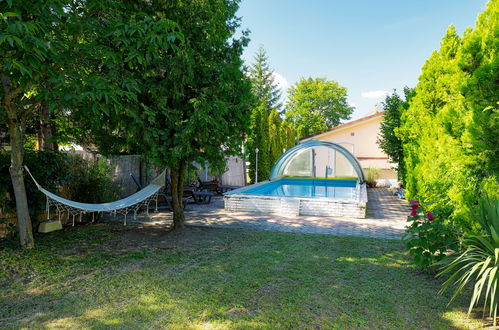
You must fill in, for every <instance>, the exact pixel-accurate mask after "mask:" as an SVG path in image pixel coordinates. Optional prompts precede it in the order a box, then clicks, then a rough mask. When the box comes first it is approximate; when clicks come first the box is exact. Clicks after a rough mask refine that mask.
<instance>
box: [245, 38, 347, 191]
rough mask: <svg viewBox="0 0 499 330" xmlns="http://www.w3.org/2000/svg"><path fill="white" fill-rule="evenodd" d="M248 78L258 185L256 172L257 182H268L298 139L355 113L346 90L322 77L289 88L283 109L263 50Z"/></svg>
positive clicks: (250, 141) (252, 169)
mask: <svg viewBox="0 0 499 330" xmlns="http://www.w3.org/2000/svg"><path fill="white" fill-rule="evenodd" d="M249 76H250V78H251V82H252V90H253V95H254V98H255V100H254V107H253V110H252V114H251V122H250V129H249V133H248V137H247V141H246V142H247V143H246V159H247V160H248V161H249V164H250V165H249V168H248V173H249V177H250V181H251V182H255V181H256V180H255V179H256V172H257V168H258V181H263V180H268V179H269V175H270V172H271V170H272V166H273V165H274V163H275V162H276V161H277V159H279V157H280V156H281V155H282V154H283V152H284V151H285V150H287V149H289V148H291V147H293V146H294V145H295V144H296V141H297V139H299V138H303V137H306V136H309V135H312V134H314V133H318V132H320V131H323V130H326V129H328V128H331V127H334V126H336V125H338V124H339V123H340V121H341V120H342V119H349V118H350V114H351V113H352V112H353V110H354V108H353V107H351V106H350V105H349V104H348V102H347V89H346V88H345V87H342V86H340V85H339V83H338V82H336V81H331V80H328V79H326V78H322V77H317V78H311V77H309V78H301V79H300V80H299V81H297V82H296V84H294V85H293V86H291V87H289V89H288V95H287V100H286V104H285V106H283V105H282V103H281V95H282V93H281V90H280V89H279V86H278V84H277V83H276V82H275V77H274V72H273V71H272V69H271V68H270V66H269V64H268V56H267V55H266V53H265V50H264V49H263V47H260V49H259V50H258V52H257V54H256V56H255V62H254V63H253V64H252V65H251V68H250V70H249ZM256 149H258V166H257V160H256V158H257V155H256Z"/></svg>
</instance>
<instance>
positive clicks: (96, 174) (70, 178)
mask: <svg viewBox="0 0 499 330" xmlns="http://www.w3.org/2000/svg"><path fill="white" fill-rule="evenodd" d="M24 163H25V164H26V165H27V166H28V168H29V170H30V172H31V173H32V174H33V176H34V177H35V179H36V180H37V181H38V183H39V184H40V185H41V186H43V187H44V188H46V189H47V190H49V191H52V192H55V193H58V194H61V191H58V188H60V187H62V195H63V197H65V198H68V199H71V200H76V201H79V202H85V203H103V202H109V201H112V200H115V199H117V198H118V197H119V194H118V192H119V189H117V188H116V187H114V186H113V181H112V177H111V175H110V174H111V171H112V167H111V166H110V165H108V164H107V163H106V162H105V161H104V160H98V161H87V160H84V159H83V158H81V157H80V156H69V155H68V154H66V153H62V152H45V151H36V150H30V149H27V150H25V156H24ZM9 167H10V153H8V152H0V225H7V230H8V231H14V230H15V227H13V226H10V225H9V222H8V220H7V219H5V218H2V214H9V213H12V212H13V211H14V210H15V200H14V191H13V188H12V182H11V179H10V172H9ZM24 183H25V186H26V195H27V198H28V205H29V208H30V213H31V215H32V216H33V215H35V214H36V213H38V212H39V211H44V210H45V207H46V198H45V195H43V194H42V193H41V192H40V191H39V190H38V188H37V187H36V185H35V183H34V182H33V180H32V179H31V178H30V177H29V176H25V178H24ZM32 223H33V227H36V226H37V224H38V222H37V221H36V217H33V218H32Z"/></svg>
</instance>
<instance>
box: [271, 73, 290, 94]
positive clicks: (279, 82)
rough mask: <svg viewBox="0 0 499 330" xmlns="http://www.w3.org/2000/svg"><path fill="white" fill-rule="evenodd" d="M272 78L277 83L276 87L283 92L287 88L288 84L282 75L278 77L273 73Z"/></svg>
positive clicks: (277, 74)
mask: <svg viewBox="0 0 499 330" xmlns="http://www.w3.org/2000/svg"><path fill="white" fill-rule="evenodd" d="M272 75H273V76H274V81H275V82H276V83H277V86H278V87H279V88H281V89H283V90H285V89H286V88H288V86H289V82H288V80H287V79H286V78H284V77H283V76H282V75H280V74H279V73H277V72H274V73H273V74H272Z"/></svg>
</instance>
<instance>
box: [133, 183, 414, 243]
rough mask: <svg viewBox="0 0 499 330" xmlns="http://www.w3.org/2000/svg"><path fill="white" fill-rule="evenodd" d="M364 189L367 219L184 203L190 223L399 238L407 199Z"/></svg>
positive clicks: (217, 202)
mask: <svg viewBox="0 0 499 330" xmlns="http://www.w3.org/2000/svg"><path fill="white" fill-rule="evenodd" d="M367 193H368V200H369V202H368V205H367V218H366V219H354V218H338V217H317V216H297V217H283V216H277V215H273V214H262V213H249V212H228V211H226V210H225V209H224V205H223V198H222V197H218V196H217V197H215V198H214V199H213V201H212V203H210V204H189V205H188V206H187V207H186V222H187V224H188V225H191V226H207V227H216V228H241V229H251V230H268V231H281V232H297V233H306V234H329V235H338V236H362V237H373V238H386V239H400V238H401V237H402V236H403V234H404V228H405V226H406V219H407V215H408V214H409V213H410V207H409V205H408V203H407V202H406V201H404V200H401V199H398V198H397V197H396V196H393V194H392V193H390V192H389V191H388V190H387V189H382V188H376V189H368V191H367ZM132 221H133V220H132ZM135 221H138V222H156V221H159V222H165V221H166V222H171V221H172V216H171V213H151V214H150V216H149V217H146V216H138V217H137V220H135Z"/></svg>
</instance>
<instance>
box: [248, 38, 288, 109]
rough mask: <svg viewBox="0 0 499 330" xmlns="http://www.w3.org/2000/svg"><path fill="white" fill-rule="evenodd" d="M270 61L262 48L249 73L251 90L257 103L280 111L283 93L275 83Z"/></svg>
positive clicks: (261, 47)
mask: <svg viewBox="0 0 499 330" xmlns="http://www.w3.org/2000/svg"><path fill="white" fill-rule="evenodd" d="M268 61H269V57H268V56H267V53H266V52H265V49H264V48H263V46H260V48H259V49H258V52H257V53H256V55H255V57H254V63H253V64H251V67H250V69H249V72H248V74H249V76H250V78H251V90H252V92H253V95H254V97H255V99H256V100H257V102H258V103H263V104H264V106H265V108H266V109H267V110H269V111H270V110H271V109H277V110H279V109H280V108H281V106H282V104H281V101H280V98H281V95H282V92H281V90H280V89H279V86H278V85H277V83H276V82H275V78H274V71H273V70H272V69H271V68H270V65H269V63H268Z"/></svg>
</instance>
